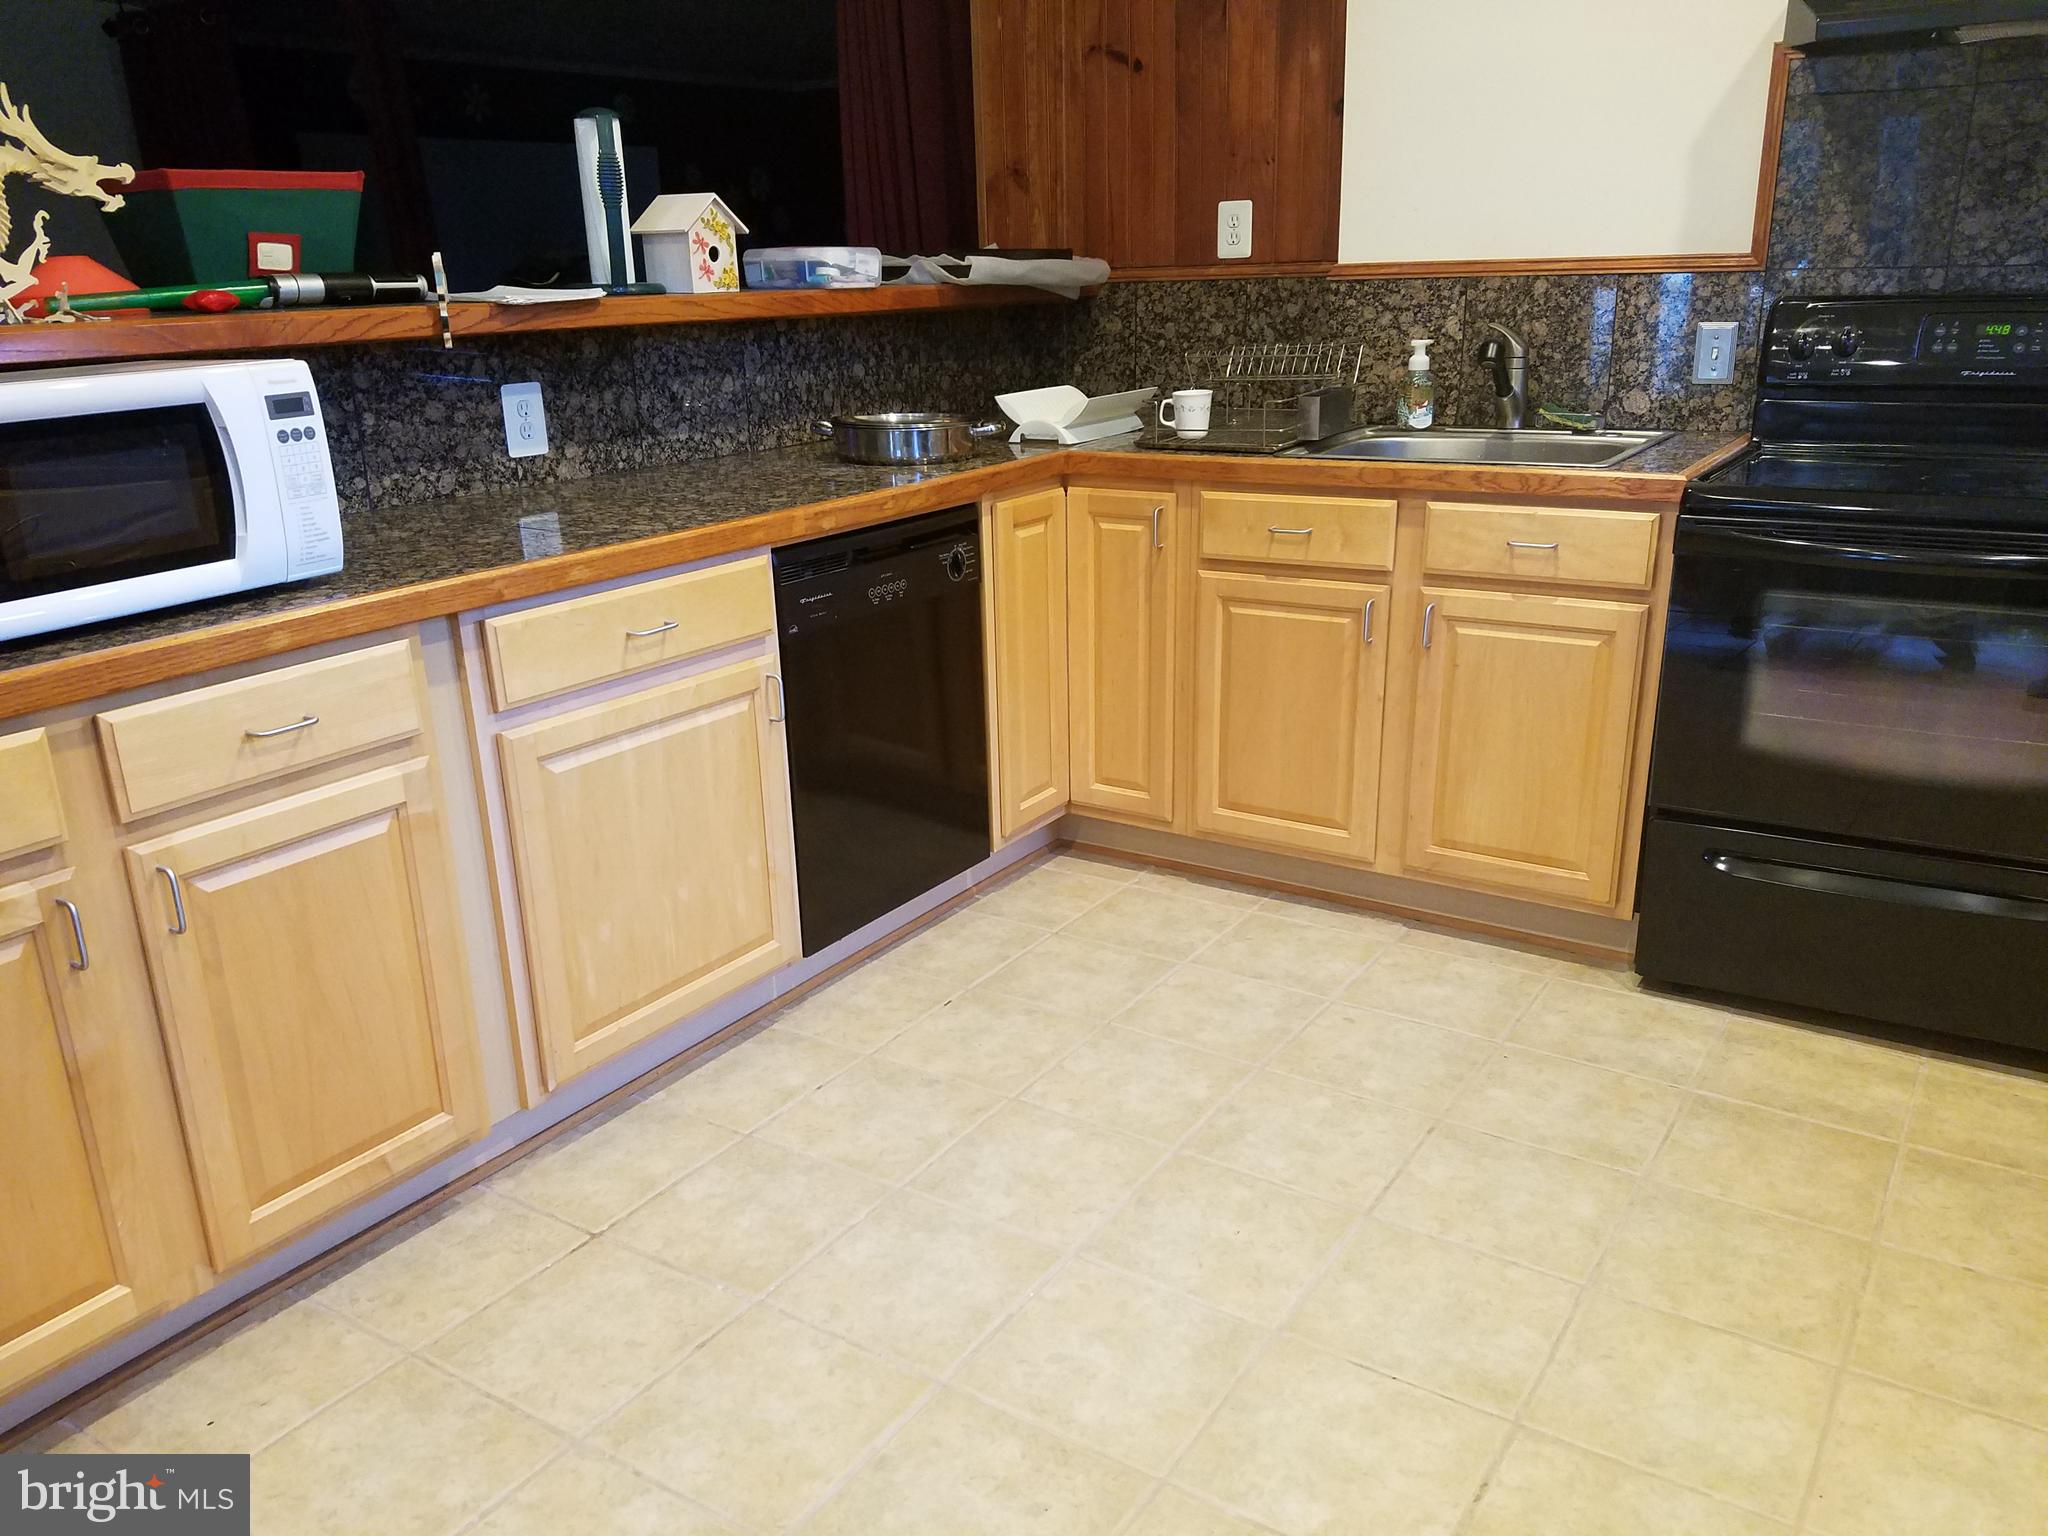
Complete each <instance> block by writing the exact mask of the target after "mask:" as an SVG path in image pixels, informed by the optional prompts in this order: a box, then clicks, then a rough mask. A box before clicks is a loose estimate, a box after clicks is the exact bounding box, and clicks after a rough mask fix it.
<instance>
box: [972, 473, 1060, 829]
mask: <svg viewBox="0 0 2048 1536" xmlns="http://www.w3.org/2000/svg"><path fill="white" fill-rule="evenodd" d="M1066 510H1067V493H1066V492H1065V491H1064V490H1060V489H1058V488H1054V489H1052V490H1049V491H1038V492H1035V493H1034V494H1032V495H1029V496H1015V497H1012V498H1010V499H1009V500H1007V501H999V502H996V503H995V504H994V506H993V507H992V508H991V515H990V518H989V551H988V553H989V562H988V563H989V581H990V592H991V597H990V605H991V612H992V614H993V617H994V628H995V646H994V657H995V665H994V668H993V673H994V675H993V678H992V682H993V686H994V689H995V710H994V717H995V724H996V740H995V794H996V841H997V842H999V843H1000V842H1006V841H1008V840H1009V839H1010V838H1012V837H1014V836H1016V834H1017V833H1019V832H1021V831H1023V830H1024V829H1025V828H1026V827H1028V826H1030V825H1032V824H1033V823H1034V822H1038V821H1043V820H1044V819H1045V818H1046V817H1048V816H1051V815H1054V814H1055V813H1057V812H1058V811H1060V810H1061V809H1062V808H1064V807H1065V805H1066V803H1067V518H1066Z"/></svg>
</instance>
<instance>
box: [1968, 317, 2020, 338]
mask: <svg viewBox="0 0 2048 1536" xmlns="http://www.w3.org/2000/svg"><path fill="white" fill-rule="evenodd" d="M1977 334H1978V335H1979V336H2010V335H2011V334H2012V322H2011V321H2010V320H2006V321H2002V322H2000V323H1999V324H1997V325H1993V324H1992V323H1991V322H1989V321H1986V322H1985V323H1984V324H1982V325H1980V326H1978V327H1977Z"/></svg>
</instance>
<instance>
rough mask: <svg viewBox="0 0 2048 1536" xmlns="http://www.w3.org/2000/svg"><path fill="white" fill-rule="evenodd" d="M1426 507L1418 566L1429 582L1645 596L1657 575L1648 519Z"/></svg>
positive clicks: (1652, 524) (1443, 504)
mask: <svg viewBox="0 0 2048 1536" xmlns="http://www.w3.org/2000/svg"><path fill="white" fill-rule="evenodd" d="M1428 506H1429V519H1428V523H1427V525H1426V531H1425V533H1424V537H1423V546H1422V564H1423V567H1424V569H1426V570H1428V571H1429V572H1431V573H1432V574H1436V575H1446V576H1498V577H1502V578H1507V579H1515V578H1519V579H1521V580H1524V581H1558V582H1568V583H1572V584H1574V585H1582V586H1595V587H1635V588H1644V587H1648V586H1649V585H1650V581H1651V578H1652V577H1653V576H1654V575H1655V573H1656V569H1657V516H1658V514H1656V513H1655V512H1606V511H1601V510H1598V509H1596V508H1592V507H1502V506H1477V505H1472V504H1469V503H1464V502H1455V501H1432V502H1430V503H1429V504H1428Z"/></svg>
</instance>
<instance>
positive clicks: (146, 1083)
mask: <svg viewBox="0 0 2048 1536" xmlns="http://www.w3.org/2000/svg"><path fill="white" fill-rule="evenodd" d="M5 777H6V776H5V775H4V774H0V780H4V779H5ZM53 803H54V802H53ZM88 914H90V916H88ZM98 915H99V913H98V911H97V909H96V908H95V905H94V903H92V902H91V901H90V900H89V899H88V898H87V897H86V895H85V893H84V892H83V891H82V890H81V889H80V887H79V886H78V884H77V883H76V882H75V881H74V879H73V876H72V872H71V871H70V870H68V869H67V870H63V871H60V872H57V873H55V874H51V875H47V876H42V877H39V878H37V879H33V880H23V881H19V882H17V883H15V884H12V885H7V884H0V1062H4V1067H0V1166H4V1167H5V1168H6V1176H5V1177H4V1178H0V1232H5V1233H6V1234H7V1239H6V1241H5V1243H4V1244H0V1395H4V1394H5V1393H6V1392H8V1391H10V1390H12V1389H13V1388H15V1387H17V1386H20V1385H22V1384H24V1383H26V1382H28V1381H30V1380H32V1379H34V1378H35V1377H37V1376H39V1375H41V1374H42V1373H43V1372H45V1371H47V1370H49V1369H50V1368H51V1367H53V1366H56V1365H59V1364H62V1363H63V1362H64V1361H65V1360H67V1359H69V1358H71V1357H72V1356H74V1355H77V1354H80V1353H82V1352H83V1351H85V1350H87V1349H90V1348H92V1347H93V1346H94V1345H96V1344H99V1343H100V1342H102V1341H103V1340H105V1339H108V1338H111V1337H112V1336H113V1335H114V1334H116V1333H118V1332H120V1331H121V1330H122V1329H124V1328H126V1327H128V1326H129V1325H130V1324H132V1323H135V1322H139V1321H141V1320H142V1319H143V1318H145V1317H148V1316H150V1315H151V1314H152V1313H155V1312H158V1311H160V1310H162V1309H163V1308H164V1307H165V1306H167V1305H170V1304H173V1303H175V1302H178V1301H183V1300H184V1299H185V1298H186V1297H188V1296H190V1295H192V1294H193V1293H194V1291H195V1290H196V1289H197V1288H198V1286H199V1284H200V1283H201V1276H202V1269H201V1266H200V1264H199V1256H198V1253H197V1246H198V1236H197V1233H196V1231H195V1230H193V1229H192V1225H191V1221H192V1218H191V1206H192V1190H191V1185H190V1183H189V1182H188V1181H187V1178H186V1172H185V1164H184V1159H183V1157H182V1156H181V1155H180V1151H179V1148H178V1145H177V1140H176V1129H175V1124H174V1123H173V1122H171V1121H170V1120H169V1118H168V1117H167V1116H165V1115H164V1114H163V1109H164V1107H165V1102H164V1101H167V1099H168V1093H167V1090H166V1089H165V1088H164V1086H163V1085H162V1084H161V1083H160V1082H159V1081H156V1080H155V1078H156V1076H157V1075H160V1074H161V1073H162V1071H163V1063H162V1060H161V1058H160V1057H158V1056H156V1054H155V1051H154V1043H155V1042H154V1039H153V1030H148V1029H145V1031H143V1032H133V1031H125V1033H126V1034H127V1038H122V1036H123V1034H124V1022H125V1020H126V1019H127V1018H129V1017H130V1016H129V1015H128V1014H127V1013H126V1010H125V1008H124V1007H123V1006H122V1004H123V1003H125V1002H127V1001H128V999H126V998H113V997H109V996H107V995H106V987H105V985H104V984H105V982H106V981H107V973H108V967H109V966H110V965H113V964H115V963H116V962H115V961H114V959H113V951H114V946H113V945H111V944H104V945H102V946H101V952H100V955H99V956H98V957H95V954H94V949H93V944H92V941H91V939H89V938H86V937H84V936H85V935H86V934H87V932H88V924H89V923H91V922H92V918H93V917H96V916H98ZM92 929H93V931H94V934H95V936H103V935H104V928H103V925H100V924H97V923H92ZM152 1099H154V1100H156V1102H150V1101H151V1100H152ZM181 1222H182V1228H181V1226H180V1223H181ZM181 1235H182V1236H183V1242H182V1244H181V1243H180V1240H179V1239H180V1237H181Z"/></svg>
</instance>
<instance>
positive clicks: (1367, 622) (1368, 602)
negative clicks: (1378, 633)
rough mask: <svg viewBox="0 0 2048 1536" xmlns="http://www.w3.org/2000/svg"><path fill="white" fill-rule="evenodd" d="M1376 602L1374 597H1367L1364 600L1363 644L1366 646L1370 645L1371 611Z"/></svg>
mask: <svg viewBox="0 0 2048 1536" xmlns="http://www.w3.org/2000/svg"><path fill="white" fill-rule="evenodd" d="M1377 602H1379V599H1378V598H1376V597H1368V598H1367V599H1366V600H1365V643H1366V644H1367V645H1371V644H1372V610H1373V605H1374V604H1376V603H1377Z"/></svg>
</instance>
